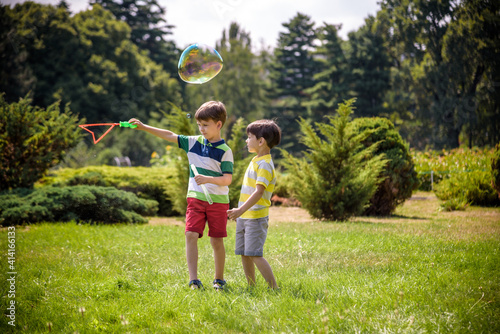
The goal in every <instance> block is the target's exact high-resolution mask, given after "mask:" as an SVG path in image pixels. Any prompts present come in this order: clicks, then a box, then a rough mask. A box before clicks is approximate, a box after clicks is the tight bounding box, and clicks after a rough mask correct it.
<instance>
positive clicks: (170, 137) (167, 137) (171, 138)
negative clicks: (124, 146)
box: [140, 124, 177, 143]
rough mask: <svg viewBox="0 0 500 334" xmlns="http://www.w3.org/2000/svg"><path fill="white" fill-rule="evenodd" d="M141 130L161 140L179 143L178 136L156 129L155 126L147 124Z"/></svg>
mask: <svg viewBox="0 0 500 334" xmlns="http://www.w3.org/2000/svg"><path fill="white" fill-rule="evenodd" d="M140 130H143V131H146V132H147V133H150V134H152V135H155V136H157V137H159V138H162V139H165V140H167V141H169V142H172V143H174V142H177V134H175V133H173V132H172V131H169V130H165V129H159V128H155V127H153V126H150V125H146V124H144V126H143V127H142V129H140Z"/></svg>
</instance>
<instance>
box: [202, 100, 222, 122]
mask: <svg viewBox="0 0 500 334" xmlns="http://www.w3.org/2000/svg"><path fill="white" fill-rule="evenodd" d="M194 118H195V119H196V120H197V121H208V120H210V119H211V120H213V121H214V122H215V123H217V122H218V121H221V122H222V125H224V123H225V122H226V118H227V112H226V106H225V105H224V103H222V102H220V101H208V102H205V103H203V104H202V105H201V106H200V107H199V108H198V110H197V111H196V114H195V115H194Z"/></svg>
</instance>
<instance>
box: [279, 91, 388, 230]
mask: <svg viewBox="0 0 500 334" xmlns="http://www.w3.org/2000/svg"><path fill="white" fill-rule="evenodd" d="M353 103H354V99H351V100H349V101H346V102H345V103H342V104H340V105H339V109H338V110H337V112H338V115H337V116H335V117H329V121H330V124H326V123H315V125H316V129H318V131H319V134H318V133H316V129H315V128H313V126H312V125H310V124H308V123H307V121H305V120H304V119H301V120H300V121H299V124H300V129H301V131H300V133H301V135H300V136H301V142H302V143H304V144H305V146H306V147H307V148H308V150H307V152H306V153H305V157H304V158H296V157H294V156H292V155H291V154H290V153H288V152H287V151H285V150H283V149H281V152H282V153H283V155H284V157H285V158H284V159H283V160H282V163H283V165H284V166H285V167H286V169H287V172H288V177H289V178H290V182H291V188H292V189H291V191H292V194H293V195H294V196H295V197H296V198H297V199H298V200H299V201H300V202H301V203H302V206H303V207H304V208H305V209H306V210H307V211H308V212H309V214H310V215H311V216H313V217H315V218H319V219H328V220H346V219H348V218H349V217H351V216H354V215H358V214H360V213H362V212H363V210H364V209H365V208H366V205H367V204H368V201H369V200H370V198H372V196H373V194H374V193H375V191H376V190H377V186H378V184H379V183H380V181H381V180H382V179H381V178H380V176H379V175H380V173H381V172H382V170H383V168H384V166H385V165H386V164H387V160H385V159H384V155H383V154H380V155H374V152H375V151H376V150H377V149H378V148H377V145H372V146H368V147H365V146H364V145H363V142H364V141H365V140H366V139H367V138H368V135H367V133H366V132H363V133H361V134H359V133H358V132H357V131H356V129H355V128H354V127H353V125H352V123H351V122H350V114H351V113H352V108H353V107H352V104H353ZM320 136H321V137H320ZM322 138H325V139H322Z"/></svg>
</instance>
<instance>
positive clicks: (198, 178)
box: [194, 175, 209, 185]
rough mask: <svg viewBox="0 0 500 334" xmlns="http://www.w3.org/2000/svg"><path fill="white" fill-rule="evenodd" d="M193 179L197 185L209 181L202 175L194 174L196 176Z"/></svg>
mask: <svg viewBox="0 0 500 334" xmlns="http://www.w3.org/2000/svg"><path fill="white" fill-rule="evenodd" d="M194 180H195V181H196V184H197V185H201V184H205V183H209V181H208V180H209V179H208V177H206V176H203V175H196V176H195V177H194Z"/></svg>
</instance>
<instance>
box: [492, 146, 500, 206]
mask: <svg viewBox="0 0 500 334" xmlns="http://www.w3.org/2000/svg"><path fill="white" fill-rule="evenodd" d="M491 175H492V176H493V180H492V181H491V185H492V186H493V188H494V189H495V190H496V191H497V193H498V198H500V143H498V144H497V145H496V147H495V152H494V153H493V155H492V157H491Z"/></svg>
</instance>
